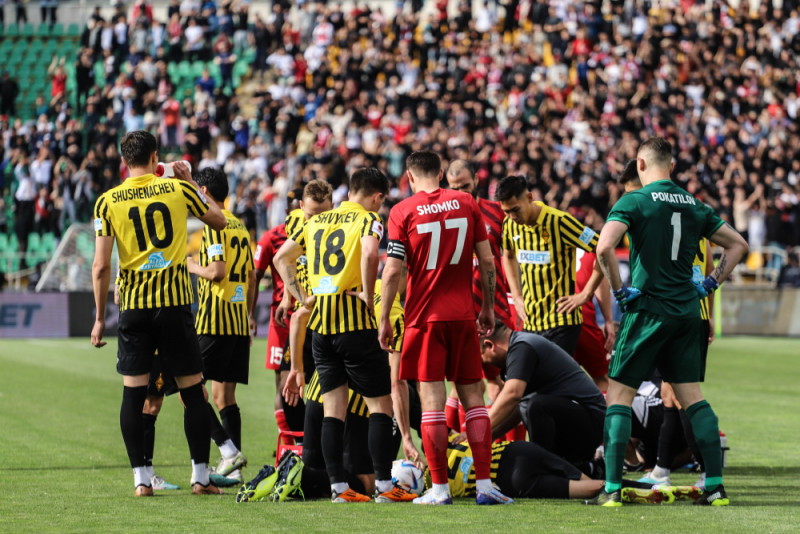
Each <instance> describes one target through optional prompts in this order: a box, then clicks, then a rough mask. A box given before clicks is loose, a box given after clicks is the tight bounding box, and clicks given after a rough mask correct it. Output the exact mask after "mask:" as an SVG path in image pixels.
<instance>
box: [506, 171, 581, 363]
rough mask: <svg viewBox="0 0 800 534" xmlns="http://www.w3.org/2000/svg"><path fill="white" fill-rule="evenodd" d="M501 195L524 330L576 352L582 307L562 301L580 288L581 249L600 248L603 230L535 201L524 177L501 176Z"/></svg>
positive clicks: (509, 273) (509, 268) (509, 272)
mask: <svg viewBox="0 0 800 534" xmlns="http://www.w3.org/2000/svg"><path fill="white" fill-rule="evenodd" d="M496 199H497V200H498V201H499V202H500V206H501V207H502V208H503V211H504V212H505V214H506V220H505V222H504V223H503V244H502V246H503V268H504V270H505V273H506V277H507V278H508V285H509V288H510V290H511V294H512V296H513V298H514V307H515V308H516V311H517V316H518V317H519V318H520V320H522V321H523V330H526V331H528V332H533V333H536V334H540V335H542V336H543V337H545V338H547V339H549V340H550V341H552V342H554V343H555V344H556V345H558V346H560V347H561V348H563V349H564V350H565V351H566V352H567V353H568V354H569V355H573V354H574V352H575V347H576V345H577V343H578V337H579V336H580V332H581V324H582V323H583V317H582V315H581V310H580V308H576V309H575V310H574V311H572V312H566V313H559V312H558V304H557V301H558V299H559V298H561V297H568V296H569V295H572V294H573V293H575V249H576V248H582V249H583V250H586V251H587V252H594V250H595V249H596V248H597V234H596V233H595V231H594V230H592V229H591V228H589V227H587V226H584V225H583V224H581V223H580V222H578V220H577V219H575V217H573V216H572V215H570V214H568V213H565V212H563V211H560V210H557V209H555V208H551V207H549V206H546V205H545V204H544V203H542V202H534V201H533V194H532V193H531V192H530V191H528V183H527V181H526V180H525V178H524V177H521V176H509V177H506V178H504V179H503V180H501V181H500V184H499V185H498V188H497V194H496Z"/></svg>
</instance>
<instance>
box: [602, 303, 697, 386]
mask: <svg viewBox="0 0 800 534" xmlns="http://www.w3.org/2000/svg"><path fill="white" fill-rule="evenodd" d="M703 322H704V321H703V320H702V319H700V317H694V318H686V317H680V318H679V317H666V316H663V315H656V314H654V313H649V312H646V311H636V312H628V313H626V314H625V315H624V316H623V317H622V324H621V325H620V328H619V333H618V334H617V342H616V344H615V345H614V351H613V353H612V355H611V365H610V366H609V369H608V377H609V378H613V379H614V380H616V381H617V382H621V383H623V384H625V385H626V386H628V387H632V388H634V389H637V388H638V387H639V386H640V385H641V383H642V382H643V381H644V380H649V379H650V377H651V376H653V371H655V369H656V368H658V370H659V371H660V372H661V376H663V377H664V380H665V381H667V382H675V383H678V384H680V383H689V382H702V381H703V379H704V377H705V370H706V361H705V360H706V359H705V357H704V352H703V347H704V346H706V347H707V346H708V333H707V331H705V332H706V333H705V335H704V329H703Z"/></svg>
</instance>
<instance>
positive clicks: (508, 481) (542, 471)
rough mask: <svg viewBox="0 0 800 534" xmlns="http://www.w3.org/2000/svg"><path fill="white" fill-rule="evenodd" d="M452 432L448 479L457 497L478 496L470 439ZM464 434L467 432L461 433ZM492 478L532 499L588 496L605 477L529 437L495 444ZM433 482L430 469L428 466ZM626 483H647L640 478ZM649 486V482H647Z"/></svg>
mask: <svg viewBox="0 0 800 534" xmlns="http://www.w3.org/2000/svg"><path fill="white" fill-rule="evenodd" d="M457 436H459V434H451V435H450V437H449V440H450V441H449V443H448V445H447V483H448V485H449V486H450V495H451V496H453V497H474V496H475V467H474V466H473V459H472V450H471V449H470V447H469V443H467V442H466V441H464V442H461V443H458V444H456V443H455V442H454V440H455V439H456V437H457ZM461 436H462V437H463V434H461ZM490 475H491V479H492V482H493V483H494V484H496V485H497V486H498V487H499V488H500V491H502V492H503V494H504V495H507V496H509V497H513V498H531V499H567V498H570V499H578V498H580V499H585V498H591V497H594V496H595V495H597V493H599V492H600V489H601V488H602V487H603V481H602V480H593V479H590V478H589V477H587V476H586V475H585V474H583V473H582V472H581V471H580V470H579V469H578V468H577V467H575V466H574V465H572V464H570V463H569V462H567V461H566V460H564V459H563V458H561V457H560V456H557V455H555V454H553V453H551V452H549V451H548V450H546V449H545V448H543V447H541V446H540V445H537V444H536V443H531V442H528V441H513V442H508V441H502V442H499V443H493V444H492V461H491V464H490ZM425 479H426V483H427V484H428V485H430V471H428V470H427V469H426V470H425ZM626 485H629V486H633V487H644V486H643V485H641V484H638V483H636V482H629V481H626ZM647 487H648V488H649V486H647Z"/></svg>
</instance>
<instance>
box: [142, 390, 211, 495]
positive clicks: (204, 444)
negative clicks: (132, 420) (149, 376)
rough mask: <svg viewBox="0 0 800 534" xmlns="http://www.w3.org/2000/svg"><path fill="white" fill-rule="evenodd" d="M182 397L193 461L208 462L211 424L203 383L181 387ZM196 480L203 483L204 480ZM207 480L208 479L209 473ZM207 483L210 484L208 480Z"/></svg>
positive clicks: (186, 431) (184, 426) (185, 425)
mask: <svg viewBox="0 0 800 534" xmlns="http://www.w3.org/2000/svg"><path fill="white" fill-rule="evenodd" d="M181 399H183V404H184V406H185V409H184V411H183V430H184V432H185V433H186V441H188V442H189V453H190V454H191V456H192V463H193V464H194V463H195V462H196V463H198V464H208V456H209V446H210V444H209V442H210V441H211V425H210V423H209V420H208V408H207V405H208V401H206V399H205V397H204V396H203V385H202V384H200V383H197V384H195V385H193V386H191V387H188V388H184V389H181ZM140 419H141V418H140ZM195 480H196V481H197V482H200V483H201V484H203V482H202V480H200V479H195ZM206 480H208V476H207V475H206ZM205 484H208V482H206V483H204V485H205Z"/></svg>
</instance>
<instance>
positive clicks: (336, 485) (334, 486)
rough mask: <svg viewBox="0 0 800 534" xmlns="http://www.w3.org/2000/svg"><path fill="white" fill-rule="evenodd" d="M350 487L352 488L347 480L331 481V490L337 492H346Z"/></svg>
mask: <svg viewBox="0 0 800 534" xmlns="http://www.w3.org/2000/svg"><path fill="white" fill-rule="evenodd" d="M348 488H350V486H348V485H347V482H331V491H335V492H336V493H344V492H345V491H347V490H348Z"/></svg>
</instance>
